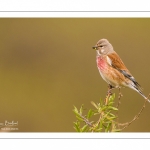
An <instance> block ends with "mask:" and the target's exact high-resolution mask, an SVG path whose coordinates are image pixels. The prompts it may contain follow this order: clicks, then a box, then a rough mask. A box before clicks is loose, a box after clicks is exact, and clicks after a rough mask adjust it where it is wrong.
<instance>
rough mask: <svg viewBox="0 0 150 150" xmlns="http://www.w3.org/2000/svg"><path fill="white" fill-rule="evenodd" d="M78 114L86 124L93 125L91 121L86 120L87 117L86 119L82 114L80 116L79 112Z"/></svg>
mask: <svg viewBox="0 0 150 150" xmlns="http://www.w3.org/2000/svg"><path fill="white" fill-rule="evenodd" d="M80 116H81V118H82V119H83V121H84V122H85V123H86V124H87V125H89V126H90V127H93V125H92V124H91V122H90V121H89V120H88V119H86V118H85V117H84V116H82V115H81V114H80Z"/></svg>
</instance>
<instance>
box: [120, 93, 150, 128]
mask: <svg viewBox="0 0 150 150" xmlns="http://www.w3.org/2000/svg"><path fill="white" fill-rule="evenodd" d="M149 96H150V94H149V95H148V97H147V99H148V98H149ZM147 99H145V102H144V104H143V107H142V108H141V110H140V111H139V113H138V114H137V115H136V116H135V117H134V118H133V119H132V120H131V121H130V122H126V123H118V125H119V126H124V127H123V128H122V129H121V130H124V129H125V128H127V127H128V126H129V125H130V124H131V123H133V122H134V121H136V120H137V119H138V118H139V117H140V115H141V114H142V112H143V110H144V108H145V107H146V102H147Z"/></svg>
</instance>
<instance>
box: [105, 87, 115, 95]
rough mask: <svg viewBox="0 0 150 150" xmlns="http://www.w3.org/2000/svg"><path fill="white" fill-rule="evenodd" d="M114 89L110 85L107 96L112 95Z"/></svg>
mask: <svg viewBox="0 0 150 150" xmlns="http://www.w3.org/2000/svg"><path fill="white" fill-rule="evenodd" d="M112 89H114V87H113V86H112V85H110V84H108V91H107V95H109V96H110V95H112V92H111V91H112Z"/></svg>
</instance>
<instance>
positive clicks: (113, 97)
mask: <svg viewBox="0 0 150 150" xmlns="http://www.w3.org/2000/svg"><path fill="white" fill-rule="evenodd" d="M114 99H115V94H113V95H111V96H110V97H109V100H108V101H109V102H112V101H114Z"/></svg>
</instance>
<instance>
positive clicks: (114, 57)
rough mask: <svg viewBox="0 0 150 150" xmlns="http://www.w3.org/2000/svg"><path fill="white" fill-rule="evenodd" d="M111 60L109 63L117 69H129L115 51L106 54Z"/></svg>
mask: <svg viewBox="0 0 150 150" xmlns="http://www.w3.org/2000/svg"><path fill="white" fill-rule="evenodd" d="M107 56H108V57H109V58H110V60H111V65H112V67H114V68H115V69H117V70H125V71H126V72H128V73H129V74H130V72H129V70H128V69H127V68H126V66H125V65H124V63H123V61H122V60H121V59H120V57H119V55H118V54H117V53H115V52H113V53H111V54H108V55H107Z"/></svg>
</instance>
